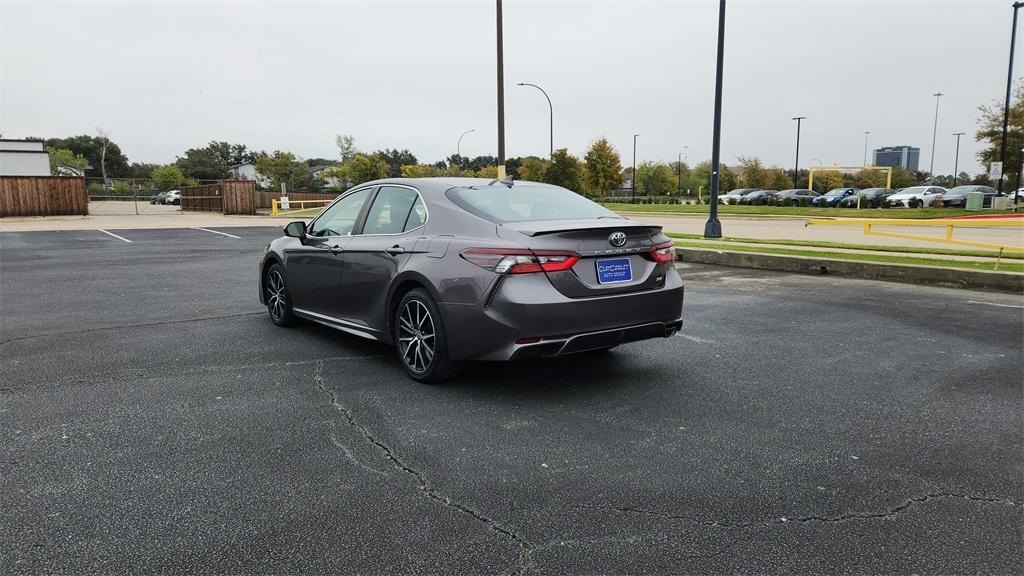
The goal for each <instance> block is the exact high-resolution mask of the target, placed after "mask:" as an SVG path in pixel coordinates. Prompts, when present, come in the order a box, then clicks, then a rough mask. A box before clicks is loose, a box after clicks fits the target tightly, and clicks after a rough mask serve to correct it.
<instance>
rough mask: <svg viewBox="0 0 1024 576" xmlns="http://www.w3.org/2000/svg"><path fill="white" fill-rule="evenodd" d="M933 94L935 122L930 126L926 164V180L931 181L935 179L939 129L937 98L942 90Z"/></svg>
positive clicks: (940, 96)
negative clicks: (927, 162)
mask: <svg viewBox="0 0 1024 576" xmlns="http://www.w3.org/2000/svg"><path fill="white" fill-rule="evenodd" d="M932 96H935V124H934V126H932V160H931V163H930V164H929V165H928V181H929V182H932V181H934V179H935V135H936V133H938V130H939V98H942V92H936V93H935V94H932Z"/></svg>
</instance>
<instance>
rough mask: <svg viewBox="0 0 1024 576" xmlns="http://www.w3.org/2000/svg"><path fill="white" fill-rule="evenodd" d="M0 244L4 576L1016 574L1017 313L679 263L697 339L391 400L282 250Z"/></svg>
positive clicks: (391, 380)
mask: <svg viewBox="0 0 1024 576" xmlns="http://www.w3.org/2000/svg"><path fill="white" fill-rule="evenodd" d="M109 231H111V232H113V233H115V234H117V235H118V236H120V237H122V238H124V239H126V240H131V242H130V243H129V242H125V241H122V240H119V239H117V238H115V237H111V236H109V235H106V234H103V233H101V232H99V231H95V230H75V231H65V232H26V233H3V234H0V312H2V314H0V316H2V321H0V375H2V376H0V438H2V441H0V542H2V543H3V544H2V545H0V573H3V574H38V573H59V574H92V573H154V572H164V573H173V574H210V573H233V574H269V573H274V574H287V573H303V574H310V573H332V574H336V573H346V574H681V573H693V574H713V573H717V574H764V573H772V574H807V573H816V574H868V573H870V574H910V573H914V574H959V573H979V574H1020V573H1022V572H1024V547H1022V541H1024V529H1022V524H1024V522H1022V521H1024V508H1022V502H1024V417H1022V416H1024V394H1022V391H1024V390H1022V388H1024V385H1022V382H1024V298H1022V297H1020V296H1009V295H1000V294H989V293H981V292H969V291H963V290H951V289H942V288H926V287H914V286H908V285H901V284H887V283H879V282H869V281H857V280H838V279H832V278H828V277H820V276H799V275H790V274H781V273H772V272H762V271H751V270H739V269H728V268H716V267H707V266H696V265H684V266H683V268H682V273H683V275H684V279H685V281H686V282H687V301H686V306H685V320H684V329H683V334H682V335H680V336H676V337H674V338H671V339H666V340H656V341H649V342H644V343H637V344H631V345H626V346H622V347H620V348H619V349H617V350H615V351H613V352H611V353H607V354H596V355H585V356H577V357H570V358H564V359H560V360H555V361H534V362H525V363H516V364H478V365H473V366H470V367H469V368H468V369H467V370H466V371H465V372H464V373H463V375H462V376H461V377H460V379H458V380H457V381H455V382H451V383H448V384H445V385H441V386H435V387H428V386H423V385H420V384H416V383H415V382H413V381H411V380H408V379H407V378H405V377H404V375H403V372H402V369H401V367H400V366H399V365H398V364H397V363H396V360H395V359H394V358H393V357H392V354H393V352H392V350H391V349H389V348H387V347H385V346H382V345H379V344H375V343H371V342H368V341H364V340H360V339H358V338H355V337H352V336H348V335H345V334H341V333H337V332H333V331H331V330H329V329H326V328H322V327H320V326H316V325H311V324H304V325H301V326H299V327H296V328H292V329H281V328H278V327H276V326H274V325H273V324H272V323H271V322H270V320H269V319H268V318H267V317H266V314H265V311H264V310H262V309H261V308H260V305H259V303H258V301H257V298H256V287H255V282H256V272H255V266H256V262H257V259H258V257H259V255H260V254H261V252H262V250H263V247H264V246H265V245H266V243H267V242H268V241H269V239H271V238H273V237H274V236H276V234H277V233H278V231H277V229H271V228H232V229H231V230H230V232H231V233H232V234H234V235H237V236H240V237H241V238H237V239H236V238H230V237H225V236H220V235H216V234H213V233H209V232H205V231H201V230H191V229H177V230H117V229H109Z"/></svg>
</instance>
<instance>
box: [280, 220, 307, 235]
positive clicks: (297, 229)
mask: <svg viewBox="0 0 1024 576" xmlns="http://www.w3.org/2000/svg"><path fill="white" fill-rule="evenodd" d="M284 235H285V236H289V237H291V238H302V237H303V236H305V235H306V223H305V222H303V221H301V220H298V221H295V222H291V223H289V224H288V225H287V226H285V227H284Z"/></svg>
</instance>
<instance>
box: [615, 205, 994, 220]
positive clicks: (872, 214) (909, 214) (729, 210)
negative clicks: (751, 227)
mask: <svg viewBox="0 0 1024 576" xmlns="http://www.w3.org/2000/svg"><path fill="white" fill-rule="evenodd" d="M604 207H605V208H608V209H609V210H612V211H613V212H643V213H651V214H659V213H660V214H707V213H708V211H709V210H710V209H711V207H710V206H708V205H707V204H619V203H608V204H604ZM1012 212H1013V211H1012V210H1000V211H993V210H986V211H985V212H984V213H985V214H1011V213H1012ZM718 213H719V214H721V215H725V216H730V215H731V216H809V217H837V218H952V217H954V216H967V215H970V214H974V215H977V214H978V212H968V211H967V210H964V209H962V208H914V209H910V208H868V209H860V210H858V209H857V208H810V207H803V206H719V207H718Z"/></svg>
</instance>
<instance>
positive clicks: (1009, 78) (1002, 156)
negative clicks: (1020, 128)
mask: <svg viewBox="0 0 1024 576" xmlns="http://www.w3.org/2000/svg"><path fill="white" fill-rule="evenodd" d="M1021 6H1024V2H1014V3H1013V30H1012V31H1011V32H1010V68H1009V70H1008V71H1007V72H1006V102H1005V103H1004V104H1003V139H1002V142H1000V144H999V161H1000V162H1002V163H1003V169H1004V170H1005V168H1006V125H1007V124H1008V123H1009V122H1010V92H1011V91H1012V89H1013V47H1014V45H1015V44H1016V43H1017V9H1018V8H1020V7H1021ZM1018 188H1019V186H1018ZM997 190H999V191H1000V192H1002V191H1003V175H1002V173H1000V174H999V186H998V188H997ZM1016 209H1017V205H1016V204H1014V210H1016Z"/></svg>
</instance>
